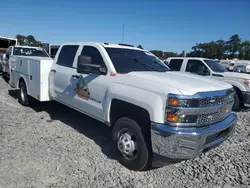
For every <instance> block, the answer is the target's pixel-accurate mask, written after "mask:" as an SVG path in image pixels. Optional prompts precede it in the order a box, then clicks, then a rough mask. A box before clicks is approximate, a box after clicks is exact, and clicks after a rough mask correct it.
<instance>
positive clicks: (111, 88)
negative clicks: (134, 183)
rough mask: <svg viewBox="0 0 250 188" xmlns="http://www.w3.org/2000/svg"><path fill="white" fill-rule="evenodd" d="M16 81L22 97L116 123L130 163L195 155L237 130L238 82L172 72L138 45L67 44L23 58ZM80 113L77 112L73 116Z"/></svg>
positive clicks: (119, 145)
mask: <svg viewBox="0 0 250 188" xmlns="http://www.w3.org/2000/svg"><path fill="white" fill-rule="evenodd" d="M12 67H13V70H12V72H11V81H10V84H11V86H12V87H14V88H20V99H19V100H20V103H21V104H23V105H25V106H27V105H31V103H32V100H33V99H37V100H39V101H49V100H56V101H58V102H60V103H62V104H64V105H66V106H69V107H71V108H73V109H75V110H77V111H79V112H81V113H83V114H86V115H88V116H90V117H93V118H95V119H97V120H99V121H101V122H103V123H105V124H106V125H108V126H110V127H111V128H112V136H113V139H114V141H115V143H116V148H115V149H116V150H117V152H118V155H119V157H118V159H119V161H120V162H121V164H123V165H124V166H126V167H127V168H129V169H132V170H146V169H149V168H151V167H152V166H160V165H161V163H159V161H162V160H159V159H160V158H164V159H165V157H167V158H171V159H177V160H181V159H190V158H194V157H196V156H197V155H199V154H201V153H202V152H204V151H206V150H208V149H211V148H213V147H216V146H217V145H219V144H220V143H221V142H223V141H224V140H225V139H227V138H228V136H230V135H231V134H232V133H233V130H234V127H235V124H236V119H237V116H236V114H235V113H232V111H231V109H232V106H233V104H234V91H233V88H232V86H231V85H229V84H227V83H223V82H220V81H210V80H208V79H205V78H202V77H200V76H197V75H190V74H186V73H178V72H172V71H169V68H168V67H167V66H166V65H164V64H163V63H162V62H161V61H160V60H159V59H158V58H156V57H155V56H154V55H153V54H152V53H150V52H148V51H146V50H142V49H139V48H135V47H133V46H131V45H124V44H108V43H87V42H86V43H84V42H75V43H66V44H63V45H61V46H60V48H59V50H58V53H57V54H56V56H55V59H54V61H52V60H49V59H48V58H38V57H32V58H30V57H16V61H15V65H14V66H12ZM72 118H73V117H72Z"/></svg>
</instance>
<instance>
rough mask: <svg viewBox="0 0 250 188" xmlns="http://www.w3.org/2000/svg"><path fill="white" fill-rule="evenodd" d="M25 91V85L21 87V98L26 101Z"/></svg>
mask: <svg viewBox="0 0 250 188" xmlns="http://www.w3.org/2000/svg"><path fill="white" fill-rule="evenodd" d="M24 92H25V91H24V87H23V86H22V87H21V99H22V101H25V93H24Z"/></svg>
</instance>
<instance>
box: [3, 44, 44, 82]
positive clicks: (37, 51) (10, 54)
mask: <svg viewBox="0 0 250 188" xmlns="http://www.w3.org/2000/svg"><path fill="white" fill-rule="evenodd" d="M16 56H29V57H49V55H48V54H47V52H46V51H45V50H44V49H43V48H40V47H32V46H17V45H15V46H10V47H9V48H8V49H7V51H6V54H5V55H4V58H3V63H2V76H3V77H4V78H5V79H7V80H9V76H10V71H11V67H10V65H11V63H10V61H15V58H16Z"/></svg>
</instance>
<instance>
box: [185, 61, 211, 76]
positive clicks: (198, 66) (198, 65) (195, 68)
mask: <svg viewBox="0 0 250 188" xmlns="http://www.w3.org/2000/svg"><path fill="white" fill-rule="evenodd" d="M186 72H192V73H196V74H199V75H204V76H207V75H209V74H210V71H209V70H208V68H207V67H206V65H205V64H204V63H202V62H201V61H200V60H188V63H187V67H186Z"/></svg>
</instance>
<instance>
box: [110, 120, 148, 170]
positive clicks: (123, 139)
mask: <svg viewBox="0 0 250 188" xmlns="http://www.w3.org/2000/svg"><path fill="white" fill-rule="evenodd" d="M112 134H113V139H114V140H115V141H116V145H117V149H118V151H119V158H118V160H119V162H120V163H121V164H122V165H124V166H125V167H127V168H128V169H130V170H135V171H142V170H146V169H149V168H150V166H151V164H152V163H151V161H150V154H151V153H150V152H151V151H149V149H148V147H147V144H148V142H147V141H148V139H149V138H145V137H144V135H143V133H142V130H141V128H140V126H139V125H138V124H137V122H135V121H134V120H132V119H130V118H126V117H123V118H120V119H119V120H118V121H117V122H116V123H115V125H114V127H113V132H112Z"/></svg>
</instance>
